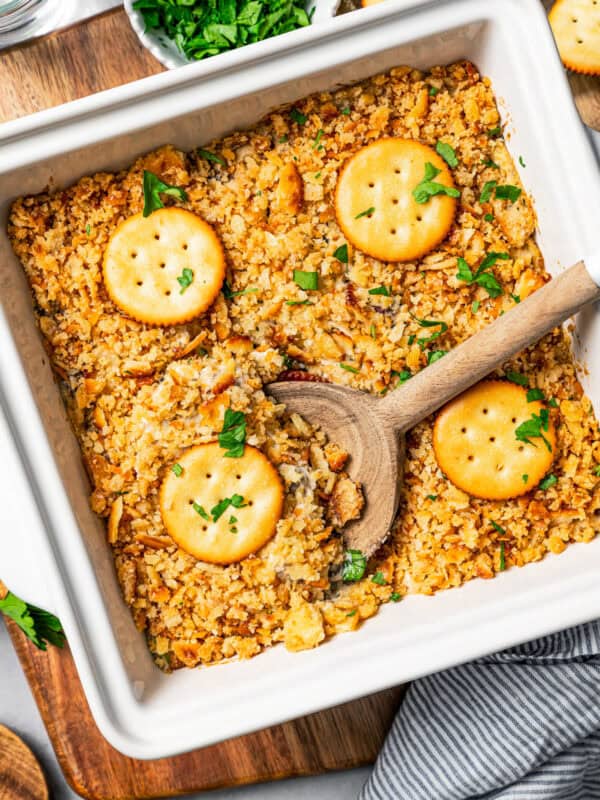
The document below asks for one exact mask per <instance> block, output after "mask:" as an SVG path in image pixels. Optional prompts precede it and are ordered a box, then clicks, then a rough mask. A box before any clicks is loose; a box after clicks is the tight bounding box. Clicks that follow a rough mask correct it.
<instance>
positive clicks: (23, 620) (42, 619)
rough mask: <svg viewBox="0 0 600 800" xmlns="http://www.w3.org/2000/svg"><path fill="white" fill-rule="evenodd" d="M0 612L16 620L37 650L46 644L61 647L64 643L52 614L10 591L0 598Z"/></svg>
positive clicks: (63, 635)
mask: <svg viewBox="0 0 600 800" xmlns="http://www.w3.org/2000/svg"><path fill="white" fill-rule="evenodd" d="M0 612H1V613H2V614H4V615H5V616H7V617H9V619H12V620H13V622H16V624H17V625H18V626H19V628H20V629H21V630H22V631H23V633H24V634H25V636H27V638H28V639H31V641H32V642H33V643H34V645H35V646H36V647H37V648H38V649H39V650H46V646H47V645H48V644H53V645H55V646H56V647H62V646H63V645H64V643H65V634H64V632H63V629H62V625H61V624H60V620H59V619H58V618H57V617H55V616H54V614H50V613H49V612H48V611H44V610H43V609H41V608H38V607H37V606H32V605H30V604H29V603H26V602H25V601H24V600H21V598H20V597H17V596H16V595H14V594H13V593H12V592H8V593H7V595H6V597H4V598H3V599H2V600H0Z"/></svg>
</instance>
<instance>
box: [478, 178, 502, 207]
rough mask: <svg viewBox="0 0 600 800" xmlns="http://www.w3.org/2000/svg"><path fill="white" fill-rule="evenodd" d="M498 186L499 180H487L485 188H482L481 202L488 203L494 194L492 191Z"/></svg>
mask: <svg viewBox="0 0 600 800" xmlns="http://www.w3.org/2000/svg"><path fill="white" fill-rule="evenodd" d="M496 186H498V181H487V182H486V183H485V184H484V185H483V189H482V190H481V196H480V197H479V202H480V203H487V202H488V201H489V199H490V197H491V196H492V192H493V191H494V189H495V188H496Z"/></svg>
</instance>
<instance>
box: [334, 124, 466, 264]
mask: <svg viewBox="0 0 600 800" xmlns="http://www.w3.org/2000/svg"><path fill="white" fill-rule="evenodd" d="M427 163H430V164H432V165H433V166H434V167H436V169H438V170H440V173H439V175H437V176H436V177H435V181H436V182H437V183H441V184H444V185H445V186H449V187H452V188H454V181H453V179H452V174H451V172H450V170H449V168H448V166H447V164H446V162H445V161H444V160H443V159H442V158H441V157H440V156H439V155H438V154H437V153H436V152H435V150H432V148H431V147H428V146H427V145H424V144H421V143H420V142H417V141H414V140H412V139H393V138H387V139H379V140H378V141H376V142H373V143H372V144H369V145H367V146H366V147H363V148H362V149H361V150H359V151H358V152H357V153H355V154H354V155H353V156H351V157H350V158H349V159H348V160H347V161H346V163H345V164H344V168H343V170H342V173H341V175H340V177H339V179H338V182H337V187H336V192H335V211H336V216H337V220H338V224H339V226H340V228H341V229H342V231H343V232H344V234H345V236H346V238H347V239H348V241H350V242H351V243H352V244H353V245H354V246H355V247H357V248H358V249H359V250H362V251H363V252H364V253H367V254H368V255H370V256H373V257H374V258H378V259H380V260H381V261H412V260H414V259H417V258H420V257H421V256H423V255H425V254H426V253H428V252H429V251H430V250H433V248H435V247H436V246H437V245H438V244H439V243H440V242H441V241H442V240H443V239H444V238H445V237H446V235H447V233H448V231H449V230H450V227H451V225H452V222H453V220H454V215H455V212H456V199H455V198H453V197H448V196H447V195H436V196H435V197H431V198H430V199H429V200H428V201H427V202H426V203H423V204H419V203H417V201H416V200H415V198H414V196H413V191H414V190H415V189H416V187H417V186H418V185H419V184H420V183H421V181H422V180H423V177H424V175H425V165H426V164H427Z"/></svg>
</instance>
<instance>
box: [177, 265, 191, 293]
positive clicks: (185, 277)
mask: <svg viewBox="0 0 600 800" xmlns="http://www.w3.org/2000/svg"><path fill="white" fill-rule="evenodd" d="M193 280H194V270H193V269H190V268H189V267H185V269H184V270H183V272H182V273H181V275H180V276H179V277H178V278H177V283H178V284H179V285H180V286H181V289H180V290H179V294H183V293H184V292H185V290H186V289H187V288H188V287H189V286H191V285H192V282H193Z"/></svg>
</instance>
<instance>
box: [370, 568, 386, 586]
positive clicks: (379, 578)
mask: <svg viewBox="0 0 600 800" xmlns="http://www.w3.org/2000/svg"><path fill="white" fill-rule="evenodd" d="M371 583H376V584H377V585H378V586H387V581H386V579H385V578H384V577H383V572H382V571H381V570H380V569H378V570H377V572H376V573H375V575H373V577H372V578H371Z"/></svg>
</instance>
